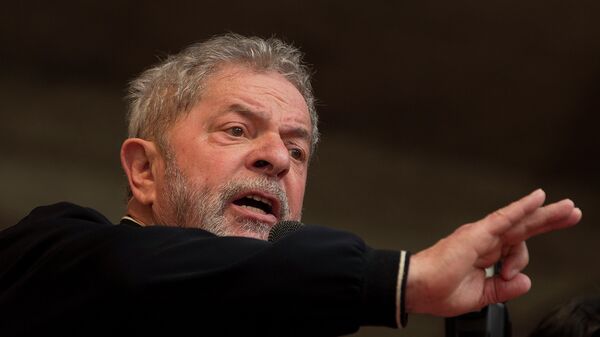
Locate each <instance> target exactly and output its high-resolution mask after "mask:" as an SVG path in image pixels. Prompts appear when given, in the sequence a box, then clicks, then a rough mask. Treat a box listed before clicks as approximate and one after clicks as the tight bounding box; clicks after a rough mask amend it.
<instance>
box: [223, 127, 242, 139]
mask: <svg viewBox="0 0 600 337" xmlns="http://www.w3.org/2000/svg"><path fill="white" fill-rule="evenodd" d="M227 131H228V132H229V134H230V135H232V136H234V137H242V136H243V135H244V129H243V128H241V127H239V126H233V127H230V128H229V129H227Z"/></svg>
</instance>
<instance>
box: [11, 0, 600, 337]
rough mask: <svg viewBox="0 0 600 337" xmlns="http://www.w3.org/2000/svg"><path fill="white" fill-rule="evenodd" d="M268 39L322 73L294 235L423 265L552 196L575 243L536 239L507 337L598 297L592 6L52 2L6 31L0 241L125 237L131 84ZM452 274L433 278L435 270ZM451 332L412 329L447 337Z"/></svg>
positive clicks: (550, 0) (597, 61) (429, 322)
mask: <svg viewBox="0 0 600 337" xmlns="http://www.w3.org/2000/svg"><path fill="white" fill-rule="evenodd" d="M228 31H232V32H237V33H241V34H246V35H259V36H263V37H269V36H271V35H275V36H277V37H280V38H282V39H284V40H286V41H288V42H292V43H293V44H295V45H296V46H298V47H300V48H301V49H302V50H303V51H304V52H305V54H306V60H307V62H308V63H310V64H312V65H313V67H314V69H315V75H314V87H315V91H316V95H317V97H318V99H319V107H318V108H319V111H320V118H321V124H320V128H321V130H322V134H323V137H322V139H323V140H322V143H321V144H320V146H319V150H318V152H317V154H316V157H315V160H314V161H313V163H312V168H311V174H310V180H309V185H308V192H307V197H306V202H305V211H304V214H305V218H304V220H305V222H307V223H319V224H326V225H329V226H333V227H338V228H344V229H347V230H350V231H353V232H355V233H357V234H359V235H361V236H362V237H364V238H365V240H366V241H367V242H368V243H369V244H371V245H373V246H376V247H384V248H397V249H408V250H411V251H415V252H416V251H419V250H421V249H423V248H425V247H427V246H429V245H431V244H433V243H435V242H436V241H437V240H438V239H440V238H441V237H443V236H445V235H447V234H449V233H450V232H451V231H453V230H454V228H456V227H457V226H458V225H460V224H463V223H466V222H470V221H474V220H477V219H479V218H481V217H483V216H485V215H486V214H487V213H488V212H491V211H493V210H495V209H497V208H499V207H500V206H503V205H504V204H507V203H509V202H510V201H512V200H514V199H516V198H519V197H520V196H522V195H524V194H526V193H529V192H530V191H531V190H533V189H535V188H537V187H543V188H544V189H545V190H546V192H547V194H548V198H549V200H550V201H556V200H559V199H562V198H564V197H569V198H572V199H573V200H575V201H576V203H577V204H578V206H580V207H581V208H582V209H583V211H584V219H583V221H582V222H581V223H580V225H578V226H577V227H576V228H572V229H569V230H568V231H564V232H560V233H551V234H548V235H546V236H542V237H538V238H535V239H533V240H531V241H530V243H529V247H530V255H531V263H530V266H529V267H528V269H527V272H528V273H529V275H530V276H531V278H532V280H533V289H532V290H531V291H530V293H529V294H527V295H526V296H524V297H522V298H520V299H517V300H514V301H511V302H509V303H508V305H509V310H510V314H511V316H512V320H513V325H514V336H515V337H520V336H526V335H527V334H528V333H529V331H531V329H533V327H534V326H535V325H536V323H537V322H538V321H539V320H540V319H541V317H542V316H543V315H544V314H545V313H547V312H548V311H549V310H550V309H551V308H552V307H554V306H556V305H558V304H560V303H562V302H564V301H565V300H567V299H569V298H571V297H573V296H576V295H582V294H592V293H595V294H597V293H600V268H598V262H597V258H598V255H600V254H599V249H598V245H599V244H600V240H599V238H600V229H599V227H598V222H599V220H600V219H599V217H600V215H599V214H598V210H597V207H596V205H597V204H598V201H599V199H600V190H599V187H600V176H599V174H598V172H600V161H599V160H598V155H599V146H600V142H599V141H598V136H597V134H596V133H597V130H598V121H599V120H600V118H599V117H598V113H599V112H600V111H599V110H600V2H598V1H593V0H588V1H569V2H567V1H555V0H530V1H514V0H512V1H506V0H503V1H500V0H488V1H466V0H457V1H451V2H450V1H442V0H419V1H402V2H391V1H389V2H388V1H370V2H368V3H367V2H362V1H360V2H358V1H356V2H355V1H274V0H269V1H258V0H257V1H233V2H218V1H131V0H127V1H58V2H55V1H47V2H41V1H40V2H35V1H34V2H7V3H5V4H3V9H2V13H1V14H0V113H1V115H2V123H0V149H1V152H0V186H2V189H1V192H0V227H7V226H10V225H12V224H14V223H16V222H17V221H18V220H19V219H20V218H22V217H23V216H25V215H26V214H27V213H28V212H29V210H31V209H32V208H33V207H35V206H38V205H41V204H49V203H54V202H57V201H60V200H68V201H72V202H75V203H78V204H82V205H86V206H90V207H94V208H96V209H98V210H100V211H101V212H103V213H104V214H105V215H107V216H108V217H109V218H110V219H111V220H113V221H118V219H119V217H120V216H121V215H122V214H123V210H124V195H125V192H124V186H125V180H124V178H123V173H122V171H121V168H120V164H119V158H118V153H119V147H120V144H121V142H122V141H123V139H124V137H125V134H126V132H125V129H126V127H125V122H124V121H125V111H126V105H125V102H124V99H123V97H124V96H125V93H126V86H127V83H128V81H130V80H131V79H132V78H134V77H135V76H137V75H138V74H139V73H140V72H142V71H143V70H144V69H145V68H147V67H149V66H150V65H152V64H154V63H156V62H157V61H158V60H159V59H162V58H164V57H165V56H166V55H168V54H170V53H176V52H178V51H179V50H180V49H182V48H184V47H185V46H187V45H188V44H190V43H193V42H195V41H200V40H204V39H206V38H207V37H210V36H212V35H214V34H219V33H224V32H228ZM440 272H441V273H443V271H440ZM443 322H444V321H443V319H441V318H434V317H426V316H412V317H410V322H409V327H408V329H406V330H403V331H394V330H387V329H381V328H364V329H362V330H361V331H360V332H359V333H358V336H443Z"/></svg>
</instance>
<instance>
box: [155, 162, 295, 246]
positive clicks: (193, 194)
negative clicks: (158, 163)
mask: <svg viewBox="0 0 600 337" xmlns="http://www.w3.org/2000/svg"><path fill="white" fill-rule="evenodd" d="M165 177H166V186H167V188H166V191H165V194H166V197H167V202H168V207H169V209H170V211H171V212H170V216H169V217H168V218H167V219H157V220H159V222H161V223H163V224H168V225H176V226H178V227H188V228H201V229H204V230H206V231H209V232H211V233H213V234H215V235H219V236H231V235H234V233H235V231H236V230H237V232H242V233H255V234H257V235H258V237H260V238H262V239H264V240H266V238H267V237H268V235H269V231H270V229H271V226H270V225H269V224H266V223H263V222H260V221H256V220H250V219H246V218H239V219H235V220H236V222H237V224H238V225H236V224H232V223H228V221H227V219H226V217H225V209H226V208H227V205H228V203H229V202H230V201H231V199H232V198H233V197H234V196H235V195H238V194H239V193H242V192H244V191H248V190H254V191H264V192H266V193H269V194H271V195H274V196H275V197H276V198H277V199H278V200H279V203H280V205H281V207H280V214H276V216H277V217H278V219H279V220H287V219H289V205H288V201H287V196H286V194H285V192H284V191H283V189H282V188H281V186H279V184H277V183H276V182H275V181H273V180H270V179H268V178H267V177H264V176H259V177H256V178H248V179H244V180H230V181H227V182H226V183H224V184H223V185H220V186H218V187H217V188H215V189H210V188H208V187H206V186H204V187H199V188H197V187H196V186H194V185H193V184H192V183H190V181H189V179H188V178H187V177H186V176H185V175H184V174H183V172H182V171H181V170H180V169H179V168H178V167H177V166H176V164H174V163H173V162H169V163H168V164H167V167H166V170H165ZM238 235H239V234H238Z"/></svg>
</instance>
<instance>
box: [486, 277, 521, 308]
mask: <svg viewBox="0 0 600 337" xmlns="http://www.w3.org/2000/svg"><path fill="white" fill-rule="evenodd" d="M530 288H531V280H530V279H529V277H527V275H525V274H517V275H516V276H515V277H513V278H512V279H510V280H504V279H502V278H501V277H498V276H494V277H490V278H488V279H486V280H485V285H484V293H483V299H482V301H483V302H484V303H482V304H483V305H488V304H492V303H500V302H506V301H508V300H511V299H513V298H515V297H519V296H521V295H523V294H525V293H526V292H528V291H529V289H530Z"/></svg>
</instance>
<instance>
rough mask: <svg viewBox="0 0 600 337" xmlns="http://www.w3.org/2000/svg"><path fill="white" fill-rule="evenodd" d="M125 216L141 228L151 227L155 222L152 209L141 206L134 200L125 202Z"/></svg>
mask: <svg viewBox="0 0 600 337" xmlns="http://www.w3.org/2000/svg"><path fill="white" fill-rule="evenodd" d="M127 215H128V216H130V217H131V218H132V219H133V220H134V221H135V222H137V223H138V224H140V225H141V226H151V225H152V224H154V222H155V221H154V216H153V214H152V208H151V207H150V206H148V205H143V204H141V203H140V202H138V201H137V200H135V198H131V199H129V202H127Z"/></svg>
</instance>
